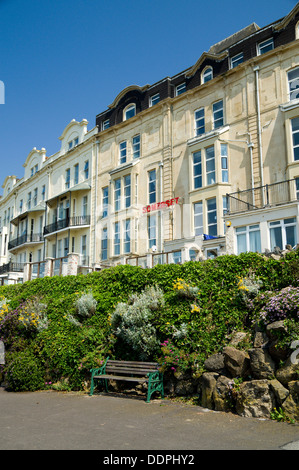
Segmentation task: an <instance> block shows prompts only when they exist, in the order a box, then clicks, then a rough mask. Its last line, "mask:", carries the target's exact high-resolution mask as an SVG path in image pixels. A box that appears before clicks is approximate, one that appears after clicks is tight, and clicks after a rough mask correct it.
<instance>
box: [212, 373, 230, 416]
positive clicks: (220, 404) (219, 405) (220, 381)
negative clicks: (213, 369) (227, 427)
mask: <svg viewBox="0 0 299 470" xmlns="http://www.w3.org/2000/svg"><path fill="white" fill-rule="evenodd" d="M230 383H231V379H229V378H228V377H225V376H224V375H220V376H219V377H218V378H217V381H216V387H215V388H214V392H213V398H214V405H215V410H216V411H229V410H230V408H231V407H230V404H229V401H228V390H229V384H230Z"/></svg>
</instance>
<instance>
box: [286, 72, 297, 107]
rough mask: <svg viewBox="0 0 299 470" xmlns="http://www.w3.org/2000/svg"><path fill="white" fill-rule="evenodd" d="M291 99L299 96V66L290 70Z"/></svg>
mask: <svg viewBox="0 0 299 470" xmlns="http://www.w3.org/2000/svg"><path fill="white" fill-rule="evenodd" d="M288 83H289V100H290V101H292V100H295V99H297V98H299V67H297V68H295V69H292V70H290V71H289V72H288Z"/></svg>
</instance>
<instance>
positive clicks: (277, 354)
mask: <svg viewBox="0 0 299 470" xmlns="http://www.w3.org/2000/svg"><path fill="white" fill-rule="evenodd" d="M268 350H269V354H270V356H271V357H272V358H273V359H275V361H277V362H279V361H285V360H286V359H287V358H288V356H289V355H290V350H289V348H288V347H287V346H285V347H281V346H279V345H278V340H277V341H272V343H270V344H269V348H268Z"/></svg>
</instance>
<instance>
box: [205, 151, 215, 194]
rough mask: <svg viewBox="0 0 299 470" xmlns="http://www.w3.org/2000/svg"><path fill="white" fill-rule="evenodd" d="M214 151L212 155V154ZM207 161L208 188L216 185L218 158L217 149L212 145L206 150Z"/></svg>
mask: <svg viewBox="0 0 299 470" xmlns="http://www.w3.org/2000/svg"><path fill="white" fill-rule="evenodd" d="M210 151H212V153H210ZM205 159H206V186H210V185H211V184H215V183H216V156H215V147H214V145H211V146H210V147H206V148H205Z"/></svg>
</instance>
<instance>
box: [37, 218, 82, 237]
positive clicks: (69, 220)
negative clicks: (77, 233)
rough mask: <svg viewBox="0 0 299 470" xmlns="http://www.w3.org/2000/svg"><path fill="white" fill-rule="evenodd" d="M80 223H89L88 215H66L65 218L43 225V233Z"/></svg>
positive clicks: (46, 233)
mask: <svg viewBox="0 0 299 470" xmlns="http://www.w3.org/2000/svg"><path fill="white" fill-rule="evenodd" d="M82 225H90V215H79V216H76V217H67V218H66V219H60V220H56V222H53V223H52V224H49V225H46V226H45V228H44V235H48V234H49V233H53V232H57V231H58V230H62V229H64V228H70V227H80V226H82Z"/></svg>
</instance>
